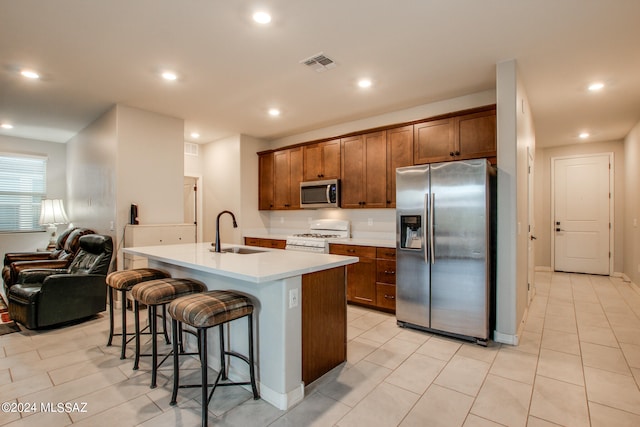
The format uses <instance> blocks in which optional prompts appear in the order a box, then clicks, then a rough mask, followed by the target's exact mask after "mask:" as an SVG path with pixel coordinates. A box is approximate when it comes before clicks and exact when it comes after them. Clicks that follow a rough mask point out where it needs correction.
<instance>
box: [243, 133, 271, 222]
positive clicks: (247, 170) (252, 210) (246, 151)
mask: <svg viewBox="0 0 640 427" xmlns="http://www.w3.org/2000/svg"><path fill="white" fill-rule="evenodd" d="M268 148H269V146H268V143H267V142H266V141H264V140H262V139H257V138H253V137H251V136H247V135H241V136H240V212H239V213H240V217H239V218H238V219H239V220H240V222H239V223H238V226H239V227H240V230H247V229H254V230H261V231H262V232H265V231H266V230H267V228H268V227H269V215H266V214H264V213H262V212H260V211H259V210H258V190H259V187H258V182H259V173H258V172H259V167H258V155H257V154H256V153H258V152H259V151H264V150H267V149H268Z"/></svg>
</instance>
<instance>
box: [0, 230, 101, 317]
mask: <svg viewBox="0 0 640 427" xmlns="http://www.w3.org/2000/svg"><path fill="white" fill-rule="evenodd" d="M112 254H113V242H112V240H111V237H109V236H104V235H100V234H88V235H85V236H82V237H80V250H79V251H78V253H77V254H76V256H75V258H74V260H73V262H72V263H71V265H70V266H69V268H67V269H66V270H65V269H33V270H24V271H21V272H20V274H19V276H18V280H17V282H16V284H15V285H13V286H12V287H11V288H10V289H9V293H8V295H7V299H8V300H9V316H10V317H11V319H12V320H15V321H16V322H19V323H21V324H22V325H24V326H26V327H27V328H28V329H37V328H43V327H46V326H53V325H58V324H62V323H67V322H71V321H74V320H78V319H83V318H87V317H90V316H93V315H95V314H97V313H99V312H101V311H104V310H105V309H106V296H107V291H106V289H107V288H106V286H107V285H106V281H105V279H106V276H107V273H108V272H109V265H110V264H111V256H112Z"/></svg>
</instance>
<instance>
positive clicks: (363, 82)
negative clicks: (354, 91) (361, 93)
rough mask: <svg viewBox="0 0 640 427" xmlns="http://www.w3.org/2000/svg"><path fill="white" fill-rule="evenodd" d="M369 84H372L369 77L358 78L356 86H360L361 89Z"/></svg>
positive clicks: (369, 85)
mask: <svg viewBox="0 0 640 427" xmlns="http://www.w3.org/2000/svg"><path fill="white" fill-rule="evenodd" d="M371 84H372V82H371V80H369V79H360V80H358V87H361V88H363V89H366V88H368V87H371Z"/></svg>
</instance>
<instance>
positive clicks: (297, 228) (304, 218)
mask: <svg viewBox="0 0 640 427" xmlns="http://www.w3.org/2000/svg"><path fill="white" fill-rule="evenodd" d="M262 214H263V215H265V216H266V217H265V219H266V223H268V228H269V230H268V231H269V234H276V235H289V234H292V233H301V232H306V231H308V230H309V224H310V223H311V222H312V221H314V220H318V219H326V218H331V219H344V220H348V221H350V223H351V235H352V237H354V238H360V239H382V240H387V239H388V240H393V239H395V232H396V216H395V215H396V211H395V209H305V210H296V211H271V212H263V213H262Z"/></svg>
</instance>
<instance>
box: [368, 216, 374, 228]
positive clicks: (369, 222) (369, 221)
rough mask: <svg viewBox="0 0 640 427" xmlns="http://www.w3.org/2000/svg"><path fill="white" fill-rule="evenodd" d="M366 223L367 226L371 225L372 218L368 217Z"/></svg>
mask: <svg viewBox="0 0 640 427" xmlns="http://www.w3.org/2000/svg"><path fill="white" fill-rule="evenodd" d="M367 225H368V226H369V227H371V226H372V225H373V218H369V219H368V220H367Z"/></svg>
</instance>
